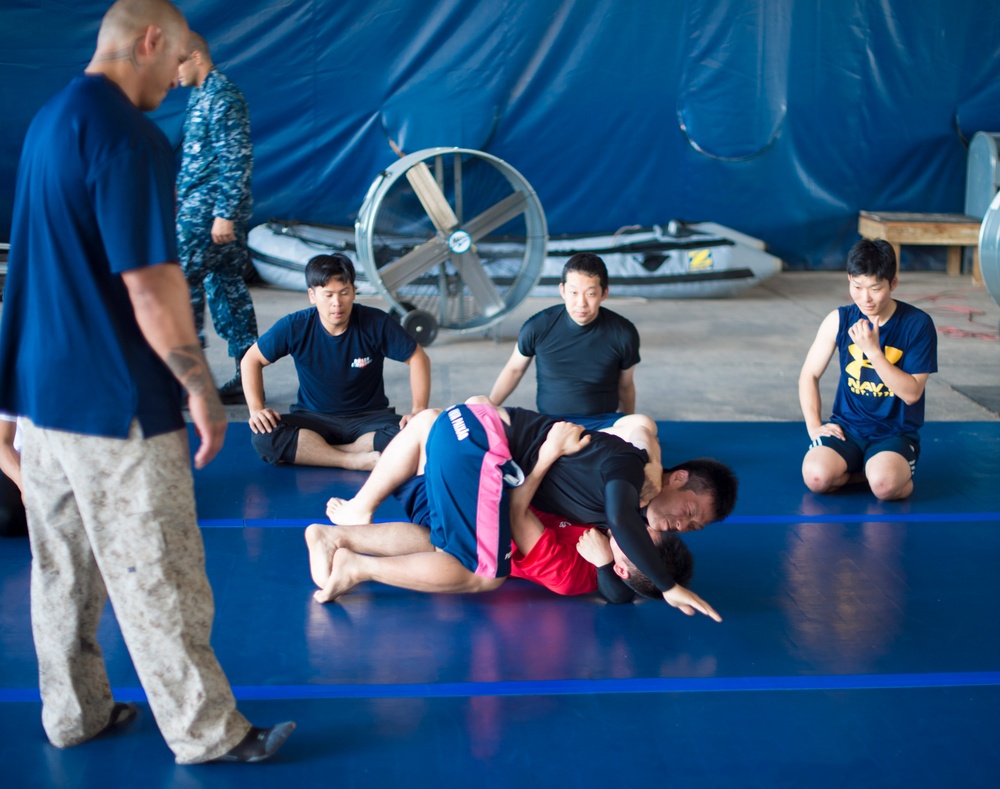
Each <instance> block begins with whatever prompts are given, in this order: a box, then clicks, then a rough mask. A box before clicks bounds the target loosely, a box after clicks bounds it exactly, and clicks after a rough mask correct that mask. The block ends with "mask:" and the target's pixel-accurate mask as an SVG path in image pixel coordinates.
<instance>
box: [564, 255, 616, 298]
mask: <svg viewBox="0 0 1000 789" xmlns="http://www.w3.org/2000/svg"><path fill="white" fill-rule="evenodd" d="M571 271H578V272H580V273H581V274H585V275H586V276H588V277H597V278H598V279H599V280H600V282H601V291H602V292H605V291H607V289H608V267H607V266H605V265H604V261H603V260H601V257H600V255H595V254H594V253H593V252H577V253H576V254H575V255H573V257H571V258H570V259H569V260H567V261H566V265H565V266H563V271H562V278H561V279H560V280H559V281H560V282H561V283H562V284H563V285H565V284H566V275H567V274H569V273H570V272H571Z"/></svg>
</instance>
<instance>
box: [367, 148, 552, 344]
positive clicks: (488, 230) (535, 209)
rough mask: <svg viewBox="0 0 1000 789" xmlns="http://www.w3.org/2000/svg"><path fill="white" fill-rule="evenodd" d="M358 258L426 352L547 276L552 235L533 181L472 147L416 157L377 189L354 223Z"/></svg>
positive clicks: (479, 324)
mask: <svg viewBox="0 0 1000 789" xmlns="http://www.w3.org/2000/svg"><path fill="white" fill-rule="evenodd" d="M355 235H356V241H357V256H358V261H359V263H361V265H362V266H363V267H364V269H365V272H366V274H367V277H368V281H369V282H370V283H371V284H373V285H374V286H375V289H376V290H377V291H378V292H379V293H380V294H381V295H382V297H383V298H385V299H386V300H387V301H388V302H390V304H391V305H392V310H393V312H394V313H395V314H396V315H398V316H399V317H400V319H401V321H402V323H403V326H404V327H405V328H406V329H407V331H409V332H410V334H412V335H413V336H414V337H415V338H416V339H417V341H418V342H420V343H421V344H422V345H428V344H430V343H431V342H433V340H434V338H435V337H436V336H437V331H438V327H440V328H442V329H446V330H449V331H456V332H466V331H473V330H479V329H485V328H488V327H489V326H491V325H493V324H494V323H496V322H498V321H499V320H500V319H502V318H503V317H504V316H505V315H507V314H508V313H509V312H511V311H512V310H514V309H515V308H516V307H517V306H518V305H519V304H520V303H521V302H522V301H523V300H524V299H525V298H526V297H527V296H528V293H529V292H530V291H531V289H532V288H533V287H534V286H535V284H536V283H537V282H538V278H539V276H541V272H542V265H543V263H544V261H545V244H546V241H547V230H546V226H545V215H544V213H543V212H542V206H541V203H539V201H538V197H537V196H536V195H535V192H534V190H533V189H532V188H531V186H530V185H529V184H528V182H527V181H525V180H524V178H523V177H522V176H521V174H520V173H518V172H517V170H515V169H514V168H513V167H511V166H510V165H508V164H507V163H506V162H503V161H501V160H500V159H498V158H497V157H495V156H491V155H490V154H487V153H483V152H482V151H475V150H471V149H467V148H428V149H426V150H423V151H417V152H416V153H411V154H408V155H406V156H404V157H403V158H401V159H399V161H397V162H395V163H394V164H393V165H392V166H391V167H389V168H388V169H387V170H385V171H384V172H382V173H381V174H380V175H379V176H378V177H377V178H376V179H375V181H374V183H373V184H372V185H371V187H370V188H369V190H368V194H367V196H366V197H365V201H364V204H363V205H362V206H361V211H360V213H359V214H358V220H357V222H356V223H355Z"/></svg>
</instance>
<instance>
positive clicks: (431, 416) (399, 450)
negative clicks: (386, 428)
mask: <svg viewBox="0 0 1000 789" xmlns="http://www.w3.org/2000/svg"><path fill="white" fill-rule="evenodd" d="M440 413H441V411H440V410H439V409H436V408H428V409H427V410H426V411H421V412H420V413H419V414H417V415H416V416H415V417H413V418H412V419H411V420H410V421H409V422H408V423H407V425H406V427H404V428H403V429H402V430H401V431H400V432H399V434H398V435H397V436H396V437H395V438H393V439H392V441H390V442H389V445H388V446H387V447H386V448H385V451H384V452H383V453H382V456H381V457H380V458H379V462H378V463H376V464H375V468H373V469H372V473H371V474H370V475H369V476H368V479H367V480H365V484H364V485H362V486H361V490H359V491H358V493H357V495H356V496H355V497H354V498H353V499H346V500H345V499H336V498H334V499H330V500H329V501H328V502H327V506H326V514H327V516H328V517H329V518H330V520H331V521H332V522H333V523H338V524H347V525H357V524H361V523H371V522H372V517H373V516H374V515H375V510H376V509H378V505H379V504H381V503H382V502H383V501H385V500H386V499H387V498H388V497H389V496H391V495H392V492H393V491H394V490H395V489H396V488H398V487H399V486H400V485H402V484H403V483H404V482H406V480H408V479H409V478H410V477H413V476H415V475H416V474H419V473H420V472H421V471H423V468H424V461H425V456H424V446H425V444H426V443H427V435H428V434H429V433H430V431H431V425H433V424H434V420H435V419H437V417H438V414H440Z"/></svg>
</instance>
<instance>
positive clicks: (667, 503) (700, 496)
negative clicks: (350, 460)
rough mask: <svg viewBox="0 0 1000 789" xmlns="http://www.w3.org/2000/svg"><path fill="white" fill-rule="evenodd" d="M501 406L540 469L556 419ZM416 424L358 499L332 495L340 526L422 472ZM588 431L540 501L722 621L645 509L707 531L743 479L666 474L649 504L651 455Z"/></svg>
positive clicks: (528, 462)
mask: <svg viewBox="0 0 1000 789" xmlns="http://www.w3.org/2000/svg"><path fill="white" fill-rule="evenodd" d="M498 410H499V412H500V414H501V419H502V420H503V423H504V424H505V425H506V430H507V439H508V445H509V449H510V454H511V456H512V458H513V459H514V461H515V462H516V463H518V465H520V466H521V468H522V469H526V470H533V469H534V468H535V466H536V463H537V461H538V458H539V450H540V448H541V446H542V444H543V443H544V442H545V439H546V436H547V434H548V432H549V429H550V428H551V427H552V425H553V423H554V422H555V421H556V420H554V419H552V418H550V417H545V416H542V415H540V414H536V413H534V412H532V411H526V410H524V409H518V408H511V409H498ZM411 425H412V429H411V428H408V429H407V430H404V431H403V432H402V433H401V434H400V436H399V437H398V438H397V439H396V441H395V442H393V444H392V445H391V446H390V447H389V448H388V449H387V451H386V453H385V454H384V455H383V457H382V458H381V459H380V462H379V464H378V465H376V468H375V470H374V471H373V472H372V474H371V476H370V477H369V478H368V480H367V481H366V483H365V484H364V486H363V487H362V488H361V490H360V491H359V492H358V494H357V495H356V496H355V497H354V498H353V499H351V500H349V501H343V500H340V499H331V501H330V503H329V505H328V508H327V514H328V515H329V516H330V519H331V521H333V522H334V523H339V524H361V523H370V522H371V520H372V516H373V514H374V512H375V509H376V508H377V507H378V505H379V504H381V503H382V501H384V500H385V499H386V498H387V497H388V496H389V495H391V494H392V492H393V491H395V490H396V489H397V488H398V487H399V486H400V485H402V484H403V483H404V482H406V481H407V480H408V479H410V478H411V477H413V476H414V475H416V474H418V473H419V471H418V469H419V466H420V463H421V453H422V445H423V441H424V439H425V436H422V435H421V431H425V430H427V429H429V428H427V427H426V426H424V425H423V424H422V419H421V417H417V418H416V420H415V421H414V422H411ZM587 435H588V436H589V438H590V440H589V442H588V443H587V444H586V446H584V447H583V448H582V449H581V450H580V451H578V452H575V453H574V454H571V455H567V456H565V457H560V458H558V459H557V460H555V461H554V462H553V463H552V465H551V468H549V469H548V472H547V473H546V475H545V476H544V477H543V478H541V479H540V480H539V482H538V490H537V492H536V493H535V494H534V495H533V496H532V499H531V501H532V504H533V505H534V506H536V507H538V508H539V509H541V510H543V511H546V512H555V513H559V514H561V515H563V516H564V517H566V518H568V519H569V520H571V521H575V522H577V523H588V524H593V525H595V526H599V527H604V528H607V529H608V530H610V532H611V534H612V535H613V536H614V537H615V539H616V541H617V543H618V545H619V547H620V548H621V550H622V552H623V553H624V554H625V555H626V556H628V557H629V559H630V560H631V561H632V562H633V563H634V565H635V566H636V567H637V568H638V569H639V571H640V572H641V573H643V574H644V575H645V576H647V577H648V578H649V579H650V580H651V581H652V582H653V583H654V584H655V585H656V587H657V588H658V589H659V590H660V591H661V593H662V594H663V598H664V599H665V600H666V601H667V602H668V603H670V605H672V606H674V607H676V608H680V609H681V610H682V611H683V612H684V613H686V614H689V615H693V614H694V613H695V611H700V612H701V613H704V614H706V615H708V616H711V617H712V618H713V619H716V620H717V621H721V619H720V618H719V616H718V614H717V613H716V612H715V610H714V609H712V607H711V606H710V605H708V604H707V603H706V602H705V601H704V600H702V599H701V598H700V597H698V596H697V595H696V594H694V593H693V592H690V591H689V590H687V589H685V588H684V587H681V586H678V585H676V584H675V582H674V579H673V578H672V577H671V576H670V574H669V572H667V571H666V569H665V568H664V566H663V564H662V562H660V561H659V560H658V557H657V555H656V554H657V552H656V548H655V546H654V545H653V542H652V540H651V539H650V536H649V533H648V531H647V523H646V520H644V518H643V514H642V507H643V506H645V505H648V506H646V518H648V520H649V528H652V529H654V530H657V531H683V530H688V529H697V528H701V527H702V526H704V525H705V524H707V523H709V522H711V521H713V520H719V519H721V518H724V517H725V516H726V515H728V514H729V512H730V511H731V510H732V506H733V503H734V502H735V493H736V482H735V478H734V477H733V476H732V474H731V472H729V471H728V469H725V467H724V466H721V464H715V465H716V466H719V467H720V468H721V469H723V470H725V472H726V473H725V474H723V475H721V478H722V479H721V483H719V484H717V481H716V479H715V478H713V479H712V480H711V481H710V482H709V483H707V484H706V485H705V486H702V485H698V486H692V485H691V484H689V483H690V482H693V475H691V474H689V472H687V471H682V470H675V471H672V472H669V473H665V474H664V477H663V479H664V482H665V484H664V486H663V490H662V491H661V492H660V493H659V494H658V495H656V496H655V497H654V498H653V499H652V500H651V501H649V500H647V499H645V498H640V496H641V492H642V490H643V488H644V483H645V474H644V470H645V466H646V462H647V459H648V456H647V453H646V452H645V451H644V450H642V449H639V448H638V447H636V446H633V445H632V444H630V443H628V442H626V441H624V440H623V439H621V438H619V437H617V436H613V435H609V434H607V433H602V432H597V433H588V434H587ZM653 441H655V439H653ZM710 463H714V461H711V462H710ZM532 473H533V471H532ZM529 477H530V474H529ZM391 542H392V543H393V544H392V545H391V546H390V545H386V546H385V550H390V549H391V550H392V551H393V554H394V555H395V553H396V551H397V547H396V544H395V541H391ZM318 561H319V562H320V563H322V562H323V561H324V560H323V559H322V557H320V558H318ZM324 572H325V571H324V570H323V569H322V568H319V570H318V571H317V569H316V568H315V567H314V573H313V574H314V579H315V578H316V577H317V575H319V576H322V575H323V573H324ZM376 580H384V579H382V578H379V579H376ZM430 580H431V581H433V579H430ZM318 582H319V581H317V583H318ZM355 582H357V581H356V580H355ZM352 585H353V584H352Z"/></svg>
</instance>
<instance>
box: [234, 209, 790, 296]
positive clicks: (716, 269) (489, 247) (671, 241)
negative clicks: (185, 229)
mask: <svg viewBox="0 0 1000 789" xmlns="http://www.w3.org/2000/svg"><path fill="white" fill-rule="evenodd" d="M393 241H394V244H393V246H395V247H396V248H398V249H399V250H401V251H405V250H406V249H407V248H412V247H413V246H414V242H413V241H412V240H409V241H408V239H406V238H403V237H400V238H398V239H394V240H393ZM249 245H250V254H251V258H252V261H253V265H254V268H255V269H256V270H257V272H258V273H259V274H260V277H261V279H263V280H264V281H265V282H266V283H268V284H269V285H273V286H274V287H278V288H284V289H287V290H300V291H301V290H305V289H306V283H305V275H304V272H305V266H306V263H307V262H308V261H309V259H310V258H312V257H313V256H315V255H321V254H330V253H331V252H342V253H344V254H345V255H347V256H348V257H349V258H351V259H352V260H353V261H354V263H355V264H356V266H357V255H356V251H357V248H356V241H355V231H354V228H347V227H335V226H331V225H319V224H308V223H304V222H297V221H294V220H271V221H269V222H266V223H264V224H262V225H258V226H257V227H254V228H253V229H252V230H251V231H250V236H249ZM477 248H478V252H479V256H480V257H481V258H482V259H483V260H484V261H486V262H487V265H488V261H502V260H505V259H506V260H509V259H511V258H515V259H516V258H517V257H518V256H519V255H520V254H521V250H523V242H519V241H518V239H517V238H515V237H496V238H493V239H490V240H489V241H484V242H480V243H479V244H478V245H477ZM577 252H593V253H595V254H598V255H600V256H601V258H603V260H604V262H605V264H606V265H607V267H608V276H609V287H610V291H611V294H612V295H613V296H640V297H645V298H653V299H680V298H725V297H729V296H734V295H736V294H737V293H740V292H741V291H743V290H746V289H747V288H749V287H751V286H753V285H756V284H758V283H759V282H763V281H764V280H765V279H767V278H768V277H771V276H774V275H775V274H777V273H779V272H780V271H781V260H780V259H779V258H777V257H775V256H774V255H771V254H769V253H768V252H767V251H766V249H765V246H764V244H763V242H761V241H759V240H757V239H754V238H751V237H750V236H746V235H743V234H742V233H739V232H737V231H734V230H731V229H729V228H726V227H722V226H720V225H716V224H712V223H697V224H689V223H684V222H676V221H674V222H670V223H669V224H667V225H663V226H660V225H654V226H653V227H651V228H642V227H627V228H623V229H621V230H619V231H618V232H616V233H612V234H604V235H566V236H550V237H549V239H548V243H547V245H546V256H545V262H544V264H543V267H542V272H541V276H540V277H539V280H538V284H537V285H536V286H535V288H534V289H533V290H532V291H531V294H530V295H532V296H558V295H559V278H560V275H561V274H562V269H563V265H564V264H565V263H566V261H567V260H568V259H569V257H570V256H571V255H573V254H575V253H577ZM357 273H358V281H357V285H358V292H359V293H360V294H362V295H376V294H377V293H378V291H377V289H376V287H375V285H373V283H372V282H370V281H369V278H368V273H367V272H366V271H364V270H363V269H362V268H361V267H358V272H357Z"/></svg>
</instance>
